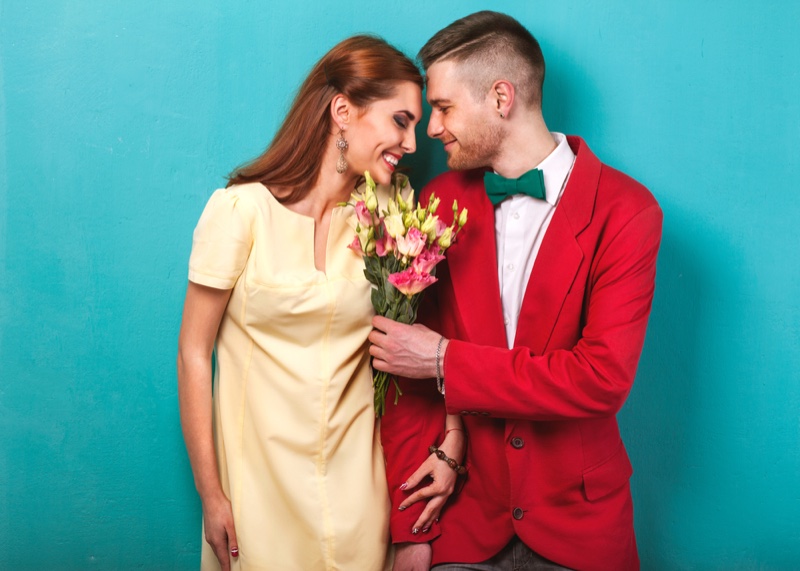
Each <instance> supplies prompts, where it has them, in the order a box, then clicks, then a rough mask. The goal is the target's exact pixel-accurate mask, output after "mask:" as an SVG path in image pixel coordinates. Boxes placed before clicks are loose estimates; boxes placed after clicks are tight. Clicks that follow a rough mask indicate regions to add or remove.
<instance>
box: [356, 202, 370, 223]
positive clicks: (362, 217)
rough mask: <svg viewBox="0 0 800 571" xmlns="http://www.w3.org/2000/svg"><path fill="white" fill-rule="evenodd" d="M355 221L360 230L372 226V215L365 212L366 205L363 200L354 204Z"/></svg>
mask: <svg viewBox="0 0 800 571" xmlns="http://www.w3.org/2000/svg"><path fill="white" fill-rule="evenodd" d="M355 210H356V220H358V223H359V224H360V225H361V227H362V228H369V227H370V226H372V214H370V212H369V210H367V205H366V204H365V203H364V201H363V200H359V201H358V202H356V208H355Z"/></svg>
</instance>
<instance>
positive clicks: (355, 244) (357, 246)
mask: <svg viewBox="0 0 800 571" xmlns="http://www.w3.org/2000/svg"><path fill="white" fill-rule="evenodd" d="M347 247H348V248H350V249H351V250H353V251H354V252H355V253H356V254H358V255H359V256H363V255H364V250H362V249H361V239H360V238H359V237H358V236H356V237H355V238H353V241H352V242H350V243H349V244H348V245H347Z"/></svg>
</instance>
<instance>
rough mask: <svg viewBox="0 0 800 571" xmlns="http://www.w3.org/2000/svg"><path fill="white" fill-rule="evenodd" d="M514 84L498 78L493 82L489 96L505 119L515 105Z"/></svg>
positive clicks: (501, 116)
mask: <svg viewBox="0 0 800 571" xmlns="http://www.w3.org/2000/svg"><path fill="white" fill-rule="evenodd" d="M515 95H516V93H515V91H514V85H513V84H512V83H511V82H510V81H507V80H505V79H498V80H497V81H495V82H494V83H493V84H492V89H491V90H490V92H489V96H490V97H491V98H492V100H493V101H494V105H495V108H496V109H497V112H498V113H499V114H500V118H501V119H505V118H506V117H508V116H509V114H510V113H511V109H512V108H513V107H514V97H515Z"/></svg>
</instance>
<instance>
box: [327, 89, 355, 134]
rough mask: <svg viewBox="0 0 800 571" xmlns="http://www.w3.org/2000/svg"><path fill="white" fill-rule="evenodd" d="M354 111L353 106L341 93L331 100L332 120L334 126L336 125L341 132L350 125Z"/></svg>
mask: <svg viewBox="0 0 800 571" xmlns="http://www.w3.org/2000/svg"><path fill="white" fill-rule="evenodd" d="M352 111H353V104H352V103H350V100H349V99H347V97H345V96H344V95H342V94H341V93H339V94H337V95H336V96H334V98H333V100H331V118H332V119H333V124H334V125H336V126H337V127H338V128H339V130H340V131H344V130H345V129H346V127H347V125H348V124H349V123H350V117H351V115H352Z"/></svg>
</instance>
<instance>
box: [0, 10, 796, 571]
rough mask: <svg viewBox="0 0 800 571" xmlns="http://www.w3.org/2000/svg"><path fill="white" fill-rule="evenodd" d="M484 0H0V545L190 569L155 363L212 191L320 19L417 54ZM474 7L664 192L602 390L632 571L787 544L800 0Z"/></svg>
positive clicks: (553, 93)
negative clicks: (639, 339)
mask: <svg viewBox="0 0 800 571" xmlns="http://www.w3.org/2000/svg"><path fill="white" fill-rule="evenodd" d="M162 4H163V5H162ZM489 5H490V3H488V2H474V1H464V0H462V1H459V2H451V3H447V2H436V3H431V2H423V1H422V0H407V1H405V2H393V1H388V2H369V3H367V2H353V1H351V0H337V1H335V2H329V1H321V0H314V1H308V2H281V3H278V2H275V3H273V2H256V1H252V0H249V1H248V0H238V1H230V2H211V1H209V0H191V1H190V0H169V1H167V2H161V3H155V2H152V3H148V2H115V1H109V0H104V1H100V0H95V1H92V0H80V1H70V0H47V1H44V0H27V1H23V0H16V1H8V0H0V568H2V569H15V570H35V571H41V570H47V569H59V570H66V569H98V570H107V569H112V570H116V569H119V570H122V569H181V570H183V569H194V568H196V566H197V562H198V557H199V556H198V552H199V545H200V529H199V517H200V511H199V503H198V500H197V497H196V495H195V492H194V489H193V484H192V479H191V473H190V470H189V466H188V462H187V459H186V455H185V452H184V449H183V443H182V439H181V435H180V430H179V425H178V412H177V402H176V382H175V368H174V361H175V349H176V336H177V331H178V325H179V320H180V311H181V303H182V296H183V293H184V288H185V284H186V266H187V259H188V255H189V249H190V246H191V232H192V229H193V227H194V224H195V222H196V220H197V217H198V216H199V214H200V211H201V209H202V207H203V205H204V203H205V200H206V199H207V197H208V196H209V194H210V193H211V191H212V190H213V189H214V188H215V187H218V186H221V185H223V176H224V175H225V174H226V173H227V172H229V171H230V170H231V168H233V167H234V166H235V165H236V164H237V163H239V162H241V161H243V160H244V159H246V158H249V157H251V156H253V155H254V154H256V153H257V152H259V151H260V150H261V149H262V148H263V147H264V146H265V144H266V143H267V141H268V140H269V139H270V137H271V134H272V133H273V132H274V130H275V128H276V126H277V125H278V122H279V120H280V119H281V117H282V116H283V114H284V112H285V110H286V108H287V105H288V102H289V100H290V97H291V94H292V92H293V90H294V89H295V88H296V86H297V85H298V83H299V82H300V80H301V79H302V77H303V76H304V74H305V73H306V71H307V70H308V69H309V67H310V65H311V64H312V62H313V61H314V60H315V59H316V58H318V57H319V56H321V55H322V53H324V51H326V50H327V49H328V48H329V47H330V46H331V45H333V44H334V43H335V42H336V41H338V40H340V39H342V38H343V37H345V36H347V35H350V34H352V33H356V32H362V31H372V32H377V33H379V34H382V35H383V36H385V37H386V38H387V39H389V40H390V41H392V42H394V43H396V44H397V45H398V46H399V47H401V48H402V49H404V50H406V51H407V52H410V53H415V52H416V50H417V49H418V48H419V47H420V46H421V45H422V43H423V42H424V41H425V40H426V39H427V38H428V37H429V36H430V35H431V34H433V33H434V32H435V31H436V30H438V29H439V28H441V27H443V26H444V25H446V24H448V23H449V22H451V21H452V20H453V19H455V18H457V17H460V16H462V15H465V14H467V13H469V12H472V11H474V10H477V9H481V8H484V7H488V6H489ZM491 6H493V7H495V8H497V9H501V10H504V11H507V12H509V13H511V14H513V15H515V16H516V17H518V18H519V19H520V20H521V21H522V22H523V23H524V24H526V25H527V26H528V27H529V28H530V29H531V30H532V31H533V32H534V33H535V34H536V35H537V37H538V38H539V39H540V41H541V43H542V47H543V49H544V52H545V56H546V58H547V61H548V73H547V82H546V89H545V112H546V117H547V119H548V123H549V125H550V127H551V128H552V129H555V130H560V131H565V132H568V133H577V134H581V135H582V136H583V137H585V138H586V140H587V141H588V143H589V144H590V145H591V146H592V148H593V150H594V151H595V152H596V153H597V154H598V155H599V156H600V157H601V158H602V159H604V160H605V161H606V162H607V163H609V164H611V165H614V166H616V167H618V168H620V169H622V170H624V171H626V172H628V173H629V174H631V175H633V176H634V177H636V178H638V179H639V180H641V181H642V182H643V183H645V184H646V185H647V186H648V187H649V188H651V189H652V191H653V192H654V194H655V195H656V197H657V198H658V200H659V201H660V202H661V205H662V206H663V209H664V214H665V227H664V239H663V246H662V250H661V256H660V259H659V264H658V284H657V291H656V298H655V302H654V308H653V314H652V318H651V323H650V329H649V334H648V339H647V344H646V347H645V351H644V355H643V357H642V363H641V366H640V370H639V375H638V378H637V381H636V385H635V387H634V390H633V393H632V395H631V397H630V399H629V401H628V403H627V405H626V407H625V409H624V410H623V412H622V414H621V422H622V427H623V431H624V436H625V438H626V441H627V442H628V444H629V450H630V454H631V457H632V460H633V463H634V466H635V470H636V472H635V475H634V477H633V488H634V499H635V503H636V530H637V535H638V538H639V543H640V550H641V557H642V561H643V568H644V569H655V570H661V569H697V570H709V569H723V570H745V569H748V570H750V569H752V570H755V569H758V570H775V569H786V570H788V569H798V568H800V446H799V445H800V421H799V420H798V419H799V418H800V382H798V381H800V377H799V375H798V371H800V357H798V355H799V354H800V351H798V348H799V347H800V343H799V342H798V341H799V337H800V330H799V328H798V324H800V310H799V308H798V299H799V298H800V289H799V288H798V282H799V281H800V262H798V257H800V256H798V244H800V239H799V236H798V220H800V197H799V196H798V176H797V175H798V173H799V172H800V170H799V169H798V167H799V166H800V159H799V158H798V157H799V156H800V152H799V151H798V149H800V140H799V139H800V72H799V71H798V69H800V34H798V32H797V28H798V22H800V4H798V3H797V2H794V1H791V0H786V1H783V2H780V1H767V2H761V3H756V2H745V1H729V2H702V1H700V2H697V1H694V2H688V1H686V0H680V1H674V2H655V3H652V4H651V5H649V7H646V8H645V7H642V6H640V3H636V2H626V1H622V0H584V1H576V0H558V1H556V0H552V1H547V2H545V1H524V0H518V1H509V2H495V3H491ZM418 134H419V136H420V137H421V140H420V143H421V144H420V150H419V153H418V156H417V157H415V159H414V160H413V166H414V169H415V170H414V172H413V174H412V176H413V178H414V180H415V181H416V185H417V186H419V185H420V184H421V183H423V182H424V181H426V180H428V179H429V178H430V177H431V176H433V175H434V174H435V173H437V172H439V171H441V170H442V169H443V166H444V165H443V156H442V152H441V150H440V149H439V148H438V147H437V146H436V145H432V144H431V143H429V142H426V141H425V136H424V129H423V128H420V129H419V133H418ZM309 160H313V158H309Z"/></svg>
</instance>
